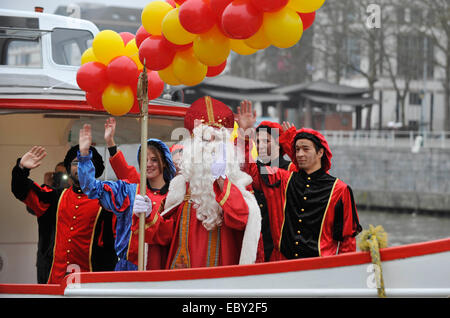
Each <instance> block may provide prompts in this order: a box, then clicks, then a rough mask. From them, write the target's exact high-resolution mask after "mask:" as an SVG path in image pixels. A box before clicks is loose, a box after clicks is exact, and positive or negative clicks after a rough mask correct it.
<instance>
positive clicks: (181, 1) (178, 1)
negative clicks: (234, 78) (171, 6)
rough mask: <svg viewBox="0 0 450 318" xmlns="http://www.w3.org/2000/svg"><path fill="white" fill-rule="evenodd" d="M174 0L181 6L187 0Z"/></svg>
mask: <svg viewBox="0 0 450 318" xmlns="http://www.w3.org/2000/svg"><path fill="white" fill-rule="evenodd" d="M174 1H175V2H176V3H178V4H179V5H180V6H181V5H182V4H183V3H184V2H185V1H186V0H174Z"/></svg>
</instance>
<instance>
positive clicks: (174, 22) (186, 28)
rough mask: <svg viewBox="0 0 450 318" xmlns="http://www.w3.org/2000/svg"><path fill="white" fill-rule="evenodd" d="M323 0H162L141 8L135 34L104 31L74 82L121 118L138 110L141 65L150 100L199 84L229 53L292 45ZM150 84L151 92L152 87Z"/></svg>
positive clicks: (218, 68)
mask: <svg viewBox="0 0 450 318" xmlns="http://www.w3.org/2000/svg"><path fill="white" fill-rule="evenodd" d="M324 2H325V0H165V1H162V0H158V1H152V2H150V3H149V4H147V6H145V8H144V9H143V11H142V14H141V20H142V26H141V27H140V28H139V29H138V31H137V32H136V36H135V37H134V36H133V35H132V34H129V33H128V34H127V33H121V34H117V33H115V32H114V31H111V30H105V31H102V32H100V33H99V34H98V35H97V36H96V37H95V38H94V42H93V44H92V48H89V49H88V50H86V51H85V53H84V54H83V56H82V66H81V67H80V69H79V71H78V73H77V82H78V85H79V86H80V88H81V89H83V90H85V91H86V99H87V100H88V102H89V103H90V104H91V105H93V106H95V107H100V108H101V105H103V107H104V108H105V109H106V110H107V111H108V112H109V113H111V114H113V115H117V116H120V115H122V114H125V113H127V112H128V111H129V110H130V109H132V108H133V107H136V108H137V99H136V86H137V85H136V84H137V80H138V75H139V73H140V71H141V70H142V68H143V63H145V66H146V67H147V69H148V70H149V73H148V74H149V75H148V77H149V90H148V91H149V99H153V98H156V97H158V96H160V95H161V93H162V91H163V88H164V83H167V84H169V85H181V84H183V85H186V86H194V85H197V84H199V83H201V82H202V81H203V79H204V78H205V77H213V76H217V75H219V74H220V73H222V72H223V70H224V69H225V67H226V63H227V58H228V56H229V54H230V52H231V50H232V51H234V52H235V53H237V54H240V55H250V54H253V53H255V52H257V51H258V50H263V49H265V48H267V47H269V46H270V45H273V46H275V47H278V48H288V47H291V46H293V45H295V44H296V43H297V42H298V41H299V40H300V38H301V36H302V34H303V31H304V30H306V29H307V28H309V27H310V26H311V25H312V23H313V22H314V19H315V13H316V11H317V10H318V9H319V8H320V7H321V6H322V5H323V3H324ZM150 86H151V87H150Z"/></svg>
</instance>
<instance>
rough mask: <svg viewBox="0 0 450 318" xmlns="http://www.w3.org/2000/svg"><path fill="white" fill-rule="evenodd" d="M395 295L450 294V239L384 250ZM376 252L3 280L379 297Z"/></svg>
mask: <svg viewBox="0 0 450 318" xmlns="http://www.w3.org/2000/svg"><path fill="white" fill-rule="evenodd" d="M381 259H382V275H383V278H384V284H385V291H386V296H387V297H448V296H450V271H448V268H449V265H450V239H444V240H438V241H431V242H425V243H418V244H411V245H405V246H398V247H391V248H386V249H382V250H381ZM375 270H377V268H376V266H375V265H373V264H372V263H371V259H370V256H369V253H367V252H356V253H348V254H342V255H336V256H330V257H321V258H310V259H302V260H288V261H281V262H272V263H261V264H253V265H239V266H223V267H216V268H195V269H182V270H158V271H144V272H105V273H75V274H71V275H69V276H67V277H66V278H65V281H64V282H63V283H62V284H61V285H50V286H49V285H47V286H37V285H12V284H10V285H0V292H1V294H0V296H3V297H5V296H6V297H14V296H19V297H35V296H38V297H40V296H41V297H42V296H56V297H58V296H61V297H63V296H65V297H92V296H94V297H377V288H376V283H375Z"/></svg>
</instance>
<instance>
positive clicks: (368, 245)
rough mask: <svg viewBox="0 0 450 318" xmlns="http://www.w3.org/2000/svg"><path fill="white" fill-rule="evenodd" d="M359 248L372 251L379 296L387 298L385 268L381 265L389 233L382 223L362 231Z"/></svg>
mask: <svg viewBox="0 0 450 318" xmlns="http://www.w3.org/2000/svg"><path fill="white" fill-rule="evenodd" d="M358 245H359V249H360V250H361V251H364V252H367V251H369V252H370V257H371V258H372V264H374V265H375V280H376V283H377V292H378V297H380V298H385V297H386V293H385V291H384V280H383V270H382V267H381V257H380V248H385V247H387V233H386V232H385V230H384V228H383V227H382V226H381V225H378V226H377V227H374V226H373V225H372V224H370V225H369V229H367V230H364V231H362V232H361V234H360V236H359V243H358Z"/></svg>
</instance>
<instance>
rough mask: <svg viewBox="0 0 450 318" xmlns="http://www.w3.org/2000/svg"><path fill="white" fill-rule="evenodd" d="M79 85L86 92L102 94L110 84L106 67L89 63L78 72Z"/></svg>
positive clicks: (96, 63) (97, 63)
mask: <svg viewBox="0 0 450 318" xmlns="http://www.w3.org/2000/svg"><path fill="white" fill-rule="evenodd" d="M77 84H78V86H79V87H80V88H81V89H82V90H83V91H86V92H102V91H103V90H104V89H105V87H106V86H107V85H108V84H109V81H108V76H107V75H106V66H105V65H103V64H102V63H99V62H88V63H85V64H83V65H81V66H80V68H79V69H78V72H77Z"/></svg>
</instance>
